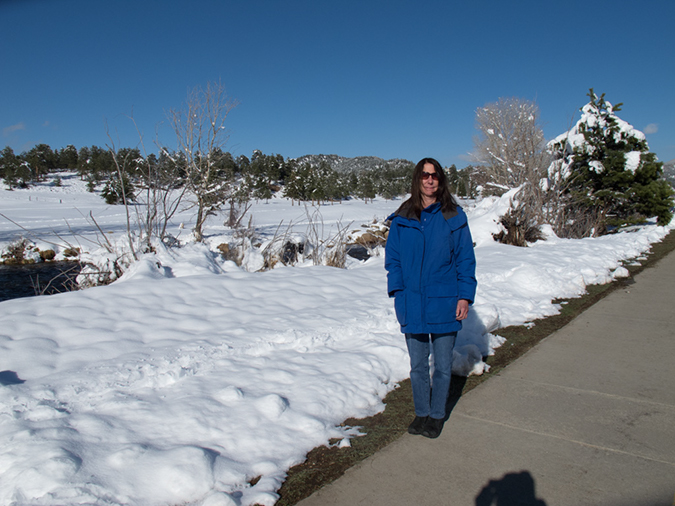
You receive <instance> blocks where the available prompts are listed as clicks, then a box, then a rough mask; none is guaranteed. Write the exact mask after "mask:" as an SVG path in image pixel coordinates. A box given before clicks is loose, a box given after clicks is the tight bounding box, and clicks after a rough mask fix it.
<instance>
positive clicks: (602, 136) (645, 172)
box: [548, 89, 673, 235]
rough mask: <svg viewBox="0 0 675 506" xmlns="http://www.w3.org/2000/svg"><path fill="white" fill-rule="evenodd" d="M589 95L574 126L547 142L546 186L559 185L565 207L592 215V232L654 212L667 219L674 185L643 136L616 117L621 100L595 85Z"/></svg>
mask: <svg viewBox="0 0 675 506" xmlns="http://www.w3.org/2000/svg"><path fill="white" fill-rule="evenodd" d="M588 95H589V97H590V102H589V103H588V104H586V105H585V106H584V107H582V109H581V113H582V114H581V119H580V120H579V121H578V122H577V124H576V125H575V127H574V128H573V129H572V130H570V131H569V132H566V133H564V134H562V135H560V136H558V137H557V138H556V139H554V140H552V141H551V142H550V143H549V144H548V149H549V150H550V151H551V153H552V154H553V155H554V156H555V158H556V160H555V161H554V162H553V163H552V165H551V167H550V168H549V186H550V185H555V186H556V187H557V188H562V189H563V192H564V193H565V196H566V198H565V200H564V202H565V205H566V206H569V207H574V208H575V209H577V210H580V211H581V214H584V212H585V214H586V215H589V214H592V215H593V216H594V217H595V219H596V221H597V225H596V226H594V227H593V229H592V230H589V233H593V234H595V235H598V234H602V233H604V232H606V230H607V227H612V226H621V225H625V224H629V223H637V222H641V221H644V220H645V219H646V218H651V217H654V216H656V217H657V218H658V222H659V224H666V223H668V222H670V219H671V218H672V212H671V208H672V206H673V199H672V197H673V189H672V188H671V186H670V185H669V184H668V183H667V182H666V181H665V180H664V179H663V178H662V173H663V168H662V166H663V164H662V163H661V162H659V161H657V159H656V156H655V155H654V153H650V152H649V146H648V145H647V141H646V138H645V135H644V134H643V133H642V132H640V131H639V130H637V129H635V128H633V126H632V125H630V124H629V123H627V122H625V121H623V120H622V119H621V118H619V117H618V116H617V115H616V113H617V112H618V111H619V110H620V106H621V105H622V104H617V105H614V106H613V105H612V104H611V103H609V102H608V101H606V100H605V95H604V93H603V94H602V95H600V96H599V97H598V96H597V95H596V94H595V93H594V92H593V89H591V90H590V92H589V94H588ZM578 215H579V214H578V213H577V216H578Z"/></svg>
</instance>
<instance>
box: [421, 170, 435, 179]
mask: <svg viewBox="0 0 675 506" xmlns="http://www.w3.org/2000/svg"><path fill="white" fill-rule="evenodd" d="M420 177H421V178H422V181H426V180H427V179H429V178H432V179H434V180H436V181H438V173H436V172H424V171H422V173H421V174H420Z"/></svg>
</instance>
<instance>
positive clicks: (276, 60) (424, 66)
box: [0, 0, 675, 168]
mask: <svg viewBox="0 0 675 506" xmlns="http://www.w3.org/2000/svg"><path fill="white" fill-rule="evenodd" d="M0 23H1V24H0V27H1V28H0V68H2V77H1V78H0V147H4V146H6V145H9V146H11V147H12V148H13V149H14V150H15V151H16V152H17V153H18V152H21V151H25V150H28V149H30V148H31V147H33V146H34V145H35V144H37V143H46V144H49V145H50V146H51V147H52V148H55V149H60V148H62V147H65V146H66V145H68V144H73V145H75V146H76V147H77V148H78V149H79V148H80V147H82V146H85V145H86V146H90V145H93V144H95V145H98V146H105V145H106V143H108V142H109V141H108V138H107V135H106V126H105V125H106V123H107V125H108V126H109V130H110V131H111V133H112V135H113V137H114V138H115V141H116V143H118V146H119V145H121V146H128V147H132V146H135V145H137V144H138V135H137V134H136V130H135V127H134V126H133V124H132V123H131V121H130V120H129V119H128V118H127V116H128V115H131V114H132V113H133V116H134V118H135V120H136V122H137V124H138V126H139V128H140V129H141V131H142V133H143V135H144V140H145V144H146V147H147V149H148V150H149V151H154V150H155V148H154V145H153V140H154V139H155V138H156V136H157V134H156V132H159V137H160V140H161V141H162V142H164V143H165V144H168V145H169V146H171V143H172V141H173V138H172V135H171V131H170V128H169V126H168V124H167V122H166V115H165V113H166V111H167V110H169V109H171V108H180V107H181V106H182V104H183V103H184V101H185V99H186V96H187V92H188V90H189V89H191V88H193V87H195V86H198V85H200V86H204V85H206V83H207V82H209V81H217V80H221V81H222V83H223V84H224V85H225V87H226V89H227V92H228V95H229V96H230V97H231V98H233V99H236V100H238V101H239V102H240V105H239V106H238V107H237V108H236V109H234V110H233V111H232V112H231V113H230V116H229V118H228V128H229V131H230V139H229V143H228V145H227V149H228V150H229V151H231V152H232V153H233V154H234V155H235V156H237V155H240V154H244V155H247V156H250V155H251V152H252V151H253V150H254V149H260V150H262V151H263V152H264V153H268V154H271V153H279V154H281V155H283V156H284V157H297V156H301V155H305V154H320V153H321V154H338V155H341V156H348V157H352V156H362V155H372V156H379V157H382V158H385V159H389V158H406V159H409V160H412V161H417V160H419V159H420V158H422V157H425V156H433V157H436V158H438V159H439V160H440V161H441V163H443V164H444V165H450V164H452V163H454V164H456V165H457V167H458V168H462V167H464V166H466V165H467V163H468V162H467V161H466V154H467V153H468V152H470V151H471V150H472V148H473V140H472V139H473V136H474V135H475V134H476V131H475V111H476V108H478V107H480V106H482V105H484V104H485V103H488V102H494V101H496V100H497V99H498V98H500V97H518V98H521V99H526V100H533V101H536V102H537V104H538V105H539V108H540V110H541V119H542V123H543V125H544V133H545V134H546V137H547V138H548V139H550V138H553V137H555V136H557V135H558V134H561V133H563V132H564V131H566V130H568V129H569V127H570V126H571V124H572V123H573V122H575V121H576V120H578V119H579V108H580V107H582V106H583V105H584V104H585V103H586V102H587V101H588V97H587V96H586V94H587V93H588V90H589V88H591V87H593V88H594V89H595V91H596V93H598V94H600V93H605V94H606V99H607V100H609V101H610V102H612V103H618V102H623V103H624V106H623V111H622V112H620V113H619V116H620V117H621V118H622V119H624V120H625V121H628V122H629V123H631V124H632V125H633V126H634V127H636V128H638V129H639V130H642V131H644V132H645V133H646V134H647V140H648V142H649V145H650V148H651V150H652V151H653V152H654V153H656V154H657V156H658V157H659V159H660V160H662V161H668V160H671V159H673V158H675V91H674V90H675V29H674V28H675V1H673V0H644V1H642V2H635V1H633V0H631V1H624V0H603V1H593V0H568V1H563V2H552V1H546V0H511V1H507V0H466V1H463V2H455V1H450V0H445V1H424V0H418V1H397V0H383V1H380V0H356V1H353V0H339V1H321V0H285V1H281V0H278V1H276V0H274V1H273V0H232V1H228V0H181V1H178V0H161V1H160V0H107V1H99V0H0Z"/></svg>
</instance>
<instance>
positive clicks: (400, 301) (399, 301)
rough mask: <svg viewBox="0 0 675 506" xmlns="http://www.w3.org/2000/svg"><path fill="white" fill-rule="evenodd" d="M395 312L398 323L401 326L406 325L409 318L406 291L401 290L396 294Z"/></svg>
mask: <svg viewBox="0 0 675 506" xmlns="http://www.w3.org/2000/svg"><path fill="white" fill-rule="evenodd" d="M394 310H395V311H396V319H397V320H398V322H399V323H400V324H401V325H405V324H406V323H407V318H406V303H405V291H404V290H399V291H397V292H396V293H395V294H394Z"/></svg>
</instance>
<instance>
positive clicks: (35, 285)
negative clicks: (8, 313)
mask: <svg viewBox="0 0 675 506" xmlns="http://www.w3.org/2000/svg"><path fill="white" fill-rule="evenodd" d="M79 272H80V266H79V264H78V263H76V262H45V263H40V264H31V265H0V302H2V301H3V300H10V299H18V298H19V297H33V296H35V295H51V294H54V293H61V292H68V291H71V290H73V287H74V284H75V278H76V277H77V275H78V274H79Z"/></svg>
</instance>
